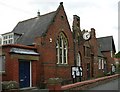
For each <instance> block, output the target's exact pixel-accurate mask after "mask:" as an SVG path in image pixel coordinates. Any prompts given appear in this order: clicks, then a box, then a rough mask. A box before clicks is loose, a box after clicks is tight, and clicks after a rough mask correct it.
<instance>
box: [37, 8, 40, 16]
mask: <svg viewBox="0 0 120 92" xmlns="http://www.w3.org/2000/svg"><path fill="white" fill-rule="evenodd" d="M37 17H38V18H39V17H40V12H39V10H38V12H37Z"/></svg>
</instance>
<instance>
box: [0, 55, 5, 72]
mask: <svg viewBox="0 0 120 92" xmlns="http://www.w3.org/2000/svg"><path fill="white" fill-rule="evenodd" d="M0 72H5V55H0Z"/></svg>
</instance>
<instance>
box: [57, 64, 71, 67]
mask: <svg viewBox="0 0 120 92" xmlns="http://www.w3.org/2000/svg"><path fill="white" fill-rule="evenodd" d="M57 66H61V67H68V66H69V65H68V64H57Z"/></svg>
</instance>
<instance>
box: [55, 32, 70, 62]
mask: <svg viewBox="0 0 120 92" xmlns="http://www.w3.org/2000/svg"><path fill="white" fill-rule="evenodd" d="M67 54H68V42H67V38H66V37H65V35H64V34H63V33H60V35H59V37H58V39H57V41H56V56H57V64H68V59H67V58H68V55H67Z"/></svg>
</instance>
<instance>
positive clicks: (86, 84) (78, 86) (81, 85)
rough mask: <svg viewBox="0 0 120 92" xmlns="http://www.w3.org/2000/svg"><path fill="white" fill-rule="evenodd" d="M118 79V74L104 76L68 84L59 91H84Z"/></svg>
mask: <svg viewBox="0 0 120 92" xmlns="http://www.w3.org/2000/svg"><path fill="white" fill-rule="evenodd" d="M118 77H120V75H119V74H115V75H111V76H105V77H101V78H97V79H93V80H87V81H82V82H77V83H74V84H69V85H65V86H61V90H66V91H67V90H86V89H88V88H91V87H95V86H97V85H100V84H103V83H106V82H109V81H111V80H114V79H117V78H118Z"/></svg>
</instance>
